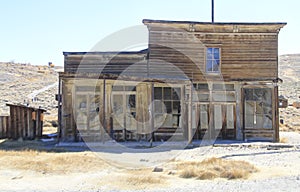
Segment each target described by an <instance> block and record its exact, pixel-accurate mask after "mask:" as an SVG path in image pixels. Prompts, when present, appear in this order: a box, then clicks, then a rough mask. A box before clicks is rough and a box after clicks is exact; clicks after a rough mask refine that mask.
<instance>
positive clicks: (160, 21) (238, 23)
mask: <svg viewBox="0 0 300 192" xmlns="http://www.w3.org/2000/svg"><path fill="white" fill-rule="evenodd" d="M143 23H144V24H145V25H146V24H151V23H163V24H205V25H207V24H211V25H283V26H284V25H286V24H287V22H214V23H212V22H199V21H172V20H152V19H143Z"/></svg>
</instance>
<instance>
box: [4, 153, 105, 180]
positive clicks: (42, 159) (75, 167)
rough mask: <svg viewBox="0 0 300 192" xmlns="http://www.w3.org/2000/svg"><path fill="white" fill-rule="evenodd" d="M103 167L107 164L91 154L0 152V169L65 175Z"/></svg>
mask: <svg viewBox="0 0 300 192" xmlns="http://www.w3.org/2000/svg"><path fill="white" fill-rule="evenodd" d="M104 166H107V164H106V163H105V162H104V161H102V160H101V159H99V158H98V157H96V156H95V155H93V154H92V153H91V152H78V153H47V152H38V151H34V150H27V151H0V169H9V168H10V169H18V170H28V171H35V172H40V173H43V174H51V173H55V174H65V173H71V172H89V171H95V170H100V169H101V168H103V167H104Z"/></svg>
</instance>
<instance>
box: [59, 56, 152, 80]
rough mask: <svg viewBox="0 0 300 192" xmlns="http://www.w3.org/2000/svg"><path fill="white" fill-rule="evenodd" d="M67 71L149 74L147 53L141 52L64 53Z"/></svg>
mask: <svg viewBox="0 0 300 192" xmlns="http://www.w3.org/2000/svg"><path fill="white" fill-rule="evenodd" d="M64 55H65V62H64V63H65V66H64V70H65V72H66V73H98V74H118V75H119V74H123V75H134V76H145V75H147V73H146V70H147V62H146V57H147V54H146V53H143V52H139V53H134V52H132V53H126V54H123V53H103V52H102V53H79V54H72V53H64Z"/></svg>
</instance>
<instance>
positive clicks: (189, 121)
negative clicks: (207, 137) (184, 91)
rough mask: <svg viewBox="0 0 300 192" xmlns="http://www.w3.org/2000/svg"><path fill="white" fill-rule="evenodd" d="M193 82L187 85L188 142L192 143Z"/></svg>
mask: <svg viewBox="0 0 300 192" xmlns="http://www.w3.org/2000/svg"><path fill="white" fill-rule="evenodd" d="M192 87H193V84H190V85H189V98H188V99H189V101H188V142H189V144H190V143H192V139H193V133H192V132H193V128H192V125H193V123H192V120H193V118H192V115H193V113H192V109H193V100H192V98H193V97H192V96H193V89H192Z"/></svg>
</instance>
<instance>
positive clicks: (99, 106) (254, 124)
mask: <svg viewBox="0 0 300 192" xmlns="http://www.w3.org/2000/svg"><path fill="white" fill-rule="evenodd" d="M143 23H144V24H145V25H146V26H147V27H148V30H149V47H148V49H146V50H142V51H138V52H64V64H65V65H64V69H65V71H64V72H63V73H60V75H59V91H60V92H59V95H61V97H60V98H61V100H60V105H59V106H60V107H59V122H60V123H59V124H60V125H59V126H60V137H61V139H62V140H71V141H74V140H81V138H82V137H85V138H86V141H96V140H99V139H100V138H102V139H103V138H105V137H111V138H112V139H116V140H139V139H141V138H146V139H149V138H152V139H170V137H171V138H172V139H174V140H180V139H182V140H188V141H192V140H193V139H210V140H213V139H233V140H251V139H253V140H272V141H278V140H279V114H278V113H279V112H278V107H279V106H278V105H279V100H278V85H277V83H278V79H279V78H278V34H279V31H280V29H281V28H282V27H283V26H284V25H285V24H286V23H208V22H190V21H162V20H143Z"/></svg>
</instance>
